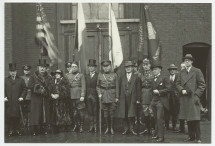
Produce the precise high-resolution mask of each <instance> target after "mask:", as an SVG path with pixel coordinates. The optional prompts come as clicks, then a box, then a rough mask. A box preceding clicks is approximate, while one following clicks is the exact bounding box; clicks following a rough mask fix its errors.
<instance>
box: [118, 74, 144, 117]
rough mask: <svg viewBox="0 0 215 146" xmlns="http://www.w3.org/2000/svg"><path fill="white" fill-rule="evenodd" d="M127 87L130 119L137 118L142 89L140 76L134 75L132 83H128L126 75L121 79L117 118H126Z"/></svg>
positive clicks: (131, 79)
mask: <svg viewBox="0 0 215 146" xmlns="http://www.w3.org/2000/svg"><path fill="white" fill-rule="evenodd" d="M126 85H128V93H129V96H127V98H128V99H127V100H128V117H135V116H136V108H137V101H140V97H141V89H140V79H139V77H138V75H136V74H134V73H132V75H131V78H130V81H129V82H128V80H127V77H126V74H123V75H122V76H121V77H120V78H119V87H120V90H119V95H120V96H119V103H118V104H119V107H118V109H117V111H116V112H117V114H116V115H117V117H119V118H125V110H126V109H125V101H126V99H125V98H126V96H125V92H126Z"/></svg>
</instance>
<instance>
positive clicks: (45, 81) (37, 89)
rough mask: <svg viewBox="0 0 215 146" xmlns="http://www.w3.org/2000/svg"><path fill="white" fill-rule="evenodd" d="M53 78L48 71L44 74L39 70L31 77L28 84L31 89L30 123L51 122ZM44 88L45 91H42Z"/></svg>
mask: <svg viewBox="0 0 215 146" xmlns="http://www.w3.org/2000/svg"><path fill="white" fill-rule="evenodd" d="M51 80H52V77H51V76H50V75H49V74H48V73H47V72H45V74H44V75H43V76H42V75H41V74H39V72H38V71H36V72H35V73H34V74H33V75H32V76H31V77H30V79H29V83H28V86H29V88H30V89H31V113H30V125H39V124H41V123H49V119H50V115H49V108H50V107H49V104H50V91H49V90H50V89H49V88H50V83H51ZM42 88H44V92H42Z"/></svg>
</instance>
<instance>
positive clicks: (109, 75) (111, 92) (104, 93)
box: [96, 60, 119, 134]
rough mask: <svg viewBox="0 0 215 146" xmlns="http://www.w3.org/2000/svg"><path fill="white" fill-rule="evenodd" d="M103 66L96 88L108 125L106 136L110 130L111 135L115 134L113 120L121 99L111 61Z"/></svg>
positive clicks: (103, 62)
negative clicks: (117, 104)
mask: <svg viewBox="0 0 215 146" xmlns="http://www.w3.org/2000/svg"><path fill="white" fill-rule="evenodd" d="M101 65H102V68H103V71H104V72H103V73H99V75H98V79H97V87H96V88H97V92H98V96H99V98H100V99H101V102H102V108H103V110H104V118H105V121H106V125H107V129H106V131H105V134H107V133H108V132H109V129H110V132H111V134H114V130H113V119H114V112H115V109H116V102H117V101H118V99H119V84H118V78H117V74H116V73H114V72H112V71H111V61H109V60H107V61H106V60H105V61H102V63H101ZM109 118H110V119H109Z"/></svg>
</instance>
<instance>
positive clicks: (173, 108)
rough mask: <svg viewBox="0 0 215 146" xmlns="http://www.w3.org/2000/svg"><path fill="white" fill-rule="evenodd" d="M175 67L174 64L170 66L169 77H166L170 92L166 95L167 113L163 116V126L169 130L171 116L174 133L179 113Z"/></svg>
mask: <svg viewBox="0 0 215 146" xmlns="http://www.w3.org/2000/svg"><path fill="white" fill-rule="evenodd" d="M177 69H178V68H177V66H175V65H174V64H170V66H169V67H168V71H169V76H168V77H167V80H168V82H169V83H170V91H169V93H168V97H169V111H166V113H165V114H166V115H165V117H166V118H165V126H166V128H167V129H169V120H170V116H172V130H173V131H176V122H177V117H178V111H179V99H178V90H177V88H176V81H177V78H178V75H177V74H176V72H177Z"/></svg>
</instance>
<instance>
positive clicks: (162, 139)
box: [156, 137, 164, 142]
mask: <svg viewBox="0 0 215 146" xmlns="http://www.w3.org/2000/svg"><path fill="white" fill-rule="evenodd" d="M156 142H164V138H161V137H159V138H158V139H157V140H156Z"/></svg>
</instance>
